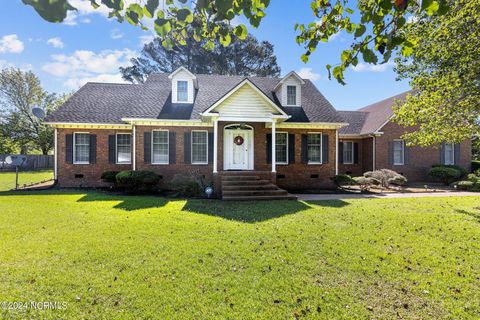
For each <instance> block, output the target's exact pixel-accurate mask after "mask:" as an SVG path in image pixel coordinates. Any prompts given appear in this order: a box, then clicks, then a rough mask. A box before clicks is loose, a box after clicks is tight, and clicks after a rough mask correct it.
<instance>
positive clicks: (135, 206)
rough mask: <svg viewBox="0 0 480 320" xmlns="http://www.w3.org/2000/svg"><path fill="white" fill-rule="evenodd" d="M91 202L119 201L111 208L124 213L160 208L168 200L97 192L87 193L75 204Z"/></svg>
mask: <svg viewBox="0 0 480 320" xmlns="http://www.w3.org/2000/svg"><path fill="white" fill-rule="evenodd" d="M92 201H121V202H120V203H118V204H116V205H114V206H113V208H116V209H122V210H125V211H134V210H141V209H151V208H161V207H163V206H165V205H166V204H167V203H168V202H169V200H168V199H165V198H160V197H156V196H130V195H116V194H108V193H99V192H89V193H87V194H85V195H84V196H83V197H81V198H80V199H78V200H77V202H92Z"/></svg>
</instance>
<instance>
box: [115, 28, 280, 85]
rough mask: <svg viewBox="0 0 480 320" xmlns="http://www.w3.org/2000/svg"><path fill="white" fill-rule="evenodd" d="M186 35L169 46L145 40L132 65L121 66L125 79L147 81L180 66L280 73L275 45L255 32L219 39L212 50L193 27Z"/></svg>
mask: <svg viewBox="0 0 480 320" xmlns="http://www.w3.org/2000/svg"><path fill="white" fill-rule="evenodd" d="M189 33H190V35H191V36H189V37H187V38H186V39H185V45H174V46H173V47H172V48H171V49H168V48H165V47H164V46H163V45H162V43H161V39H160V38H155V39H154V40H153V41H151V42H150V43H147V44H145V46H144V47H143V50H142V52H141V54H140V56H138V57H136V58H133V59H132V60H131V62H132V66H128V67H122V68H120V72H121V73H122V76H123V78H124V79H125V80H127V81H130V82H137V83H139V82H143V81H144V80H145V79H146V76H148V75H149V74H150V73H152V72H166V73H170V72H173V71H174V70H176V69H177V68H179V67H180V66H184V67H186V68H187V69H188V70H190V71H191V72H193V73H202V74H222V75H242V76H262V77H267V76H274V77H275V76H279V75H280V67H279V66H278V64H277V58H276V56H275V53H274V50H273V45H272V44H270V43H269V42H267V41H262V42H259V41H258V40H257V39H256V38H255V37H253V36H252V35H248V36H247V38H246V39H245V40H241V41H240V40H239V39H237V38H236V37H235V36H234V37H232V42H231V44H230V45H229V46H227V47H224V46H223V45H221V44H220V43H219V41H215V44H214V47H213V49H212V50H207V49H205V48H204V46H203V44H204V41H196V40H194V39H193V31H192V30H190V31H189Z"/></svg>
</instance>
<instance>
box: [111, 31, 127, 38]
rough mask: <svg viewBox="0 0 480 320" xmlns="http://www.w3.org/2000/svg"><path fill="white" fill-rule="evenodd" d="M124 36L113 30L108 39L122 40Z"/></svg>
mask: <svg viewBox="0 0 480 320" xmlns="http://www.w3.org/2000/svg"><path fill="white" fill-rule="evenodd" d="M123 36H124V34H123V33H121V32H120V30H119V29H113V30H112V31H111V32H110V37H111V38H112V39H115V40H116V39H121V38H123Z"/></svg>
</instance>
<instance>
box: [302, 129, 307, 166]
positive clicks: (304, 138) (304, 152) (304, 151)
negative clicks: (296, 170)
mask: <svg viewBox="0 0 480 320" xmlns="http://www.w3.org/2000/svg"><path fill="white" fill-rule="evenodd" d="M302 163H308V135H306V134H302Z"/></svg>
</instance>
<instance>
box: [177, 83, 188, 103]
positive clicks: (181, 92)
mask: <svg viewBox="0 0 480 320" xmlns="http://www.w3.org/2000/svg"><path fill="white" fill-rule="evenodd" d="M177 101H178V102H185V101H188V81H183V80H182V81H177Z"/></svg>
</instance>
